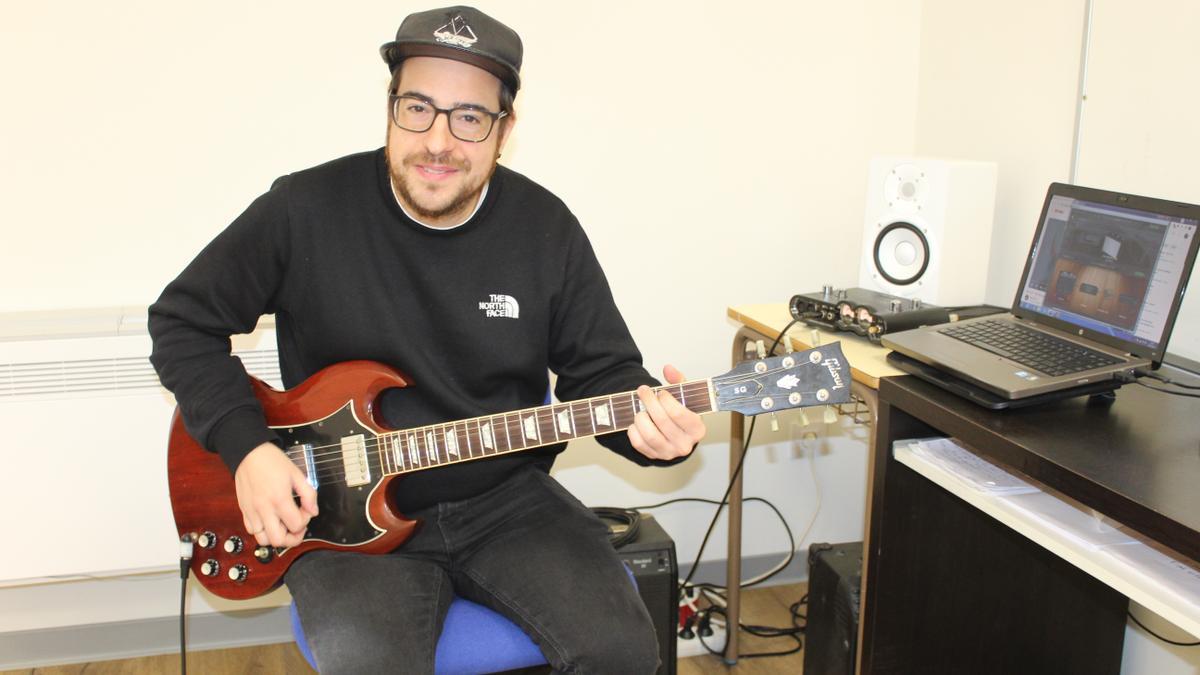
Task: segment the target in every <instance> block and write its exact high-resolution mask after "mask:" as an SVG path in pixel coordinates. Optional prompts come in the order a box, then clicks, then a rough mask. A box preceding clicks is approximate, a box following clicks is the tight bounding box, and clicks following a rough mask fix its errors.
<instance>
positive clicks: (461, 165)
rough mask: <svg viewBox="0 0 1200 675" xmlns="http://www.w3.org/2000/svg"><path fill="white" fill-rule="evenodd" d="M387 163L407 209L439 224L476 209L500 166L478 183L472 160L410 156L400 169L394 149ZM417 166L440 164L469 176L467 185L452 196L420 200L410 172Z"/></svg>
mask: <svg viewBox="0 0 1200 675" xmlns="http://www.w3.org/2000/svg"><path fill="white" fill-rule="evenodd" d="M387 164H388V174H389V175H390V176H391V179H392V185H393V186H394V187H395V188H396V194H397V195H399V197H400V199H401V201H402V202H403V203H404V206H405V207H406V208H408V209H409V210H410V211H412V213H413V214H414V215H416V216H418V217H420V218H421V219H423V220H428V221H436V220H440V219H442V218H447V217H450V216H454V215H457V214H460V213H463V212H465V211H469V210H470V209H471V208H472V207H474V206H475V202H476V201H477V200H478V199H479V194H480V193H481V192H483V186H484V185H486V184H487V182H488V181H489V180H490V179H491V177H492V173H494V172H495V170H496V164H495V162H492V166H491V167H490V168H489V169H488V171H487V172H486V173H485V174H483V175H481V176H479V178H478V179H477V180H471V179H470V173H471V163H470V162H469V161H467V160H455V159H453V158H451V157H447V156H444V155H443V156H434V155H431V154H429V153H414V154H411V155H408V156H406V157H404V159H403V160H402V161H401V162H400V166H397V165H396V162H395V161H394V158H393V157H392V153H391V149H390V148H389V149H388V151H387ZM417 164H440V165H443V166H448V167H451V168H453V169H454V170H456V171H459V172H461V173H462V175H463V176H466V177H467V182H465V183H464V184H463V185H462V186H461V187H459V188H458V190H457V191H454V192H452V193H450V194H443V193H442V192H440V191H439V193H438V194H437V195H434V196H433V198H432V199H426V200H421V199H419V198H418V197H417V195H416V191H415V190H414V189H413V185H412V184H411V182H410V181H409V177H408V171H407V170H408V169H410V168H412V167H413V166H415V165H417ZM444 189H445V188H443V190H444ZM464 215H465V213H464Z"/></svg>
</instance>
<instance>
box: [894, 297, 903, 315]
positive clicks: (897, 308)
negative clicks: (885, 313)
mask: <svg viewBox="0 0 1200 675" xmlns="http://www.w3.org/2000/svg"><path fill="white" fill-rule="evenodd" d="M903 307H904V301H903V300H901V299H899V298H893V299H892V312H899V311H900V310H901V309H902V308H903Z"/></svg>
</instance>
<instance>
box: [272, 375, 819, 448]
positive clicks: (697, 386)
mask: <svg viewBox="0 0 1200 675" xmlns="http://www.w3.org/2000/svg"><path fill="white" fill-rule="evenodd" d="M818 363H819V362H812V361H808V360H805V361H803V362H801V363H798V364H796V365H797V366H815V365H818ZM787 369H788V368H782V367H780V368H774V369H772V370H768V371H766V372H763V373H746V374H743V375H740V376H729V375H728V374H727V375H722V376H719V377H716V378H712V380H713V384H714V385H716V384H717V382H718V380H730V379H737V377H747V378H755V377H764V376H767V375H771V374H773V373H775V372H780V371H782V370H787ZM681 387H686V388H687V389H686V390H684V391H683V392H682V394H681V395H682V396H683V398H684V399H687V394H688V392H692V393H693V394H694V392H696V391H697V390H699V391H702V392H704V393H705V394H706V395H707V394H708V381H707V380H691V381H688V382H681V383H678V384H668V385H662V386H660V387H655V388H653V391H654V392H655V393H657V392H659V391H666V390H668V389H672V388H675V389H679V388H681ZM633 393H635V392H621V393H617V394H611V395H605V396H596V397H593V398H590V399H580V400H577V401H567V402H563V403H555V404H551V405H545V406H535V407H531V408H524V409H521V410H516V411H510V412H505V413H495V414H492V415H480V416H479V417H474V418H470V419H466V420H457V421H455V422H443V423H438V424H430V425H424V426H421V427H413V428H411V429H401V430H396V431H389V432H385V433H384V434H380V436H383V435H399V434H401V433H405V434H408V433H415V432H416V431H418V430H432V429H434V428H436V427H447V426H451V425H454V424H458V423H469V422H472V421H478V420H483V419H485V418H493V417H507V416H508V415H520V414H522V413H525V412H534V413H537V412H547V413H548V414H549V415H550V416H551V418H552V419H551V421H552V422H553V417H554V416H555V415H557V414H558V412H561V411H558V412H555V411H554V410H553V409H554V408H559V407H570V408H571V413H572V416H573V417H574V416H575V414H576V412H577V411H576V410H574V408H575V407H578V406H579V404H581V403H589V402H591V401H598V400H601V399H606V398H607V399H610V401H611V399H613V398H616V397H622V398H624V397H625V396H629V395H631V394H633ZM668 393H669V392H668ZM711 403H712V401H711V400H710V401H709V404H710V405H711ZM585 419H586V415H585ZM539 425H540V420H539ZM606 433H607V432H606ZM421 437H422V438H424V435H423V434H422V435H421ZM292 447H295V446H292ZM341 448H342V445H341V443H331V444H329V445H320V446H313V447H312V448H309V450H310V451H313V450H328V449H333V450H334V451H335V452H334V453H333V454H336V455H340V454H341ZM322 454H323V455H327V454H328V453H322Z"/></svg>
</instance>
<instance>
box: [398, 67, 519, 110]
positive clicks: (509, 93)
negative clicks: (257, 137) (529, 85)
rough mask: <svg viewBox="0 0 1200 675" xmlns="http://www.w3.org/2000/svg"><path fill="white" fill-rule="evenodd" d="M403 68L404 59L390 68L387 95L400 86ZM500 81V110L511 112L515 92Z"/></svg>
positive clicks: (515, 95)
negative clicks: (392, 68)
mask: <svg viewBox="0 0 1200 675" xmlns="http://www.w3.org/2000/svg"><path fill="white" fill-rule="evenodd" d="M403 69H404V61H401V62H400V63H397V64H396V68H395V69H394V70H392V81H391V82H389V83H388V95H389V96H390V95H392V94H395V93H396V90H397V89H398V88H399V87H400V71H401V70H403ZM497 80H498V81H499V82H500V110H502V111H504V112H506V113H508V114H509V115H510V116H511V115H512V114H513V102H514V101H516V99H517V93H516V92H514V91H513V90H512V88H510V87H509V86H508V85H507V84H505V82H504V81H503V80H500V79H499V78H497Z"/></svg>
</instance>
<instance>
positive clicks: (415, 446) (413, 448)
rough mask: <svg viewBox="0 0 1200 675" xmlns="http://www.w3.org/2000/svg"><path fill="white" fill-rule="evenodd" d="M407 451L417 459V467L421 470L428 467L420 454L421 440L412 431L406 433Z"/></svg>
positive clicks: (423, 456)
mask: <svg viewBox="0 0 1200 675" xmlns="http://www.w3.org/2000/svg"><path fill="white" fill-rule="evenodd" d="M408 449H409V452H411V453H412V455H413V456H414V457H416V458H417V466H419V467H421V468H422V469H423V468H425V467H426V466H428V463H427V462H426V461H425V455H423V454H421V439H420V438H418V437H417V434H416V433H415V432H412V431H410V432H408Z"/></svg>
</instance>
